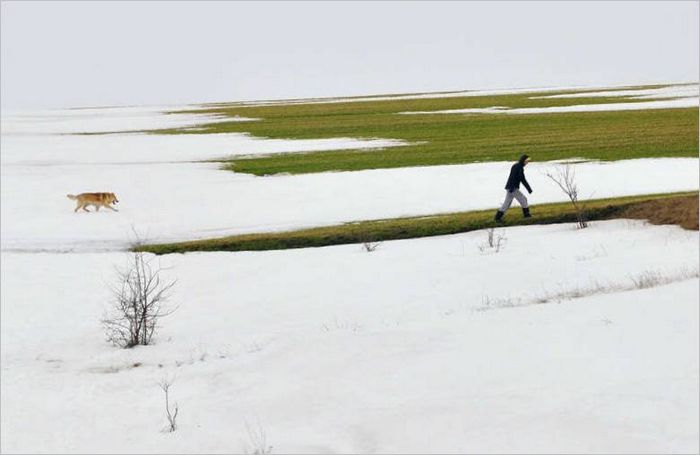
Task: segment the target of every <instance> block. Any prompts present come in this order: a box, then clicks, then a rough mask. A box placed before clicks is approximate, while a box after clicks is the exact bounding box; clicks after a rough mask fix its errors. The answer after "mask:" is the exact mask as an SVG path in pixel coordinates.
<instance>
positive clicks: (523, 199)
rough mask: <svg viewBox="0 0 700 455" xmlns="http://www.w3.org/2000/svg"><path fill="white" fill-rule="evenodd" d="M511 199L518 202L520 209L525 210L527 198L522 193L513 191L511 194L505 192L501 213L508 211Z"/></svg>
mask: <svg viewBox="0 0 700 455" xmlns="http://www.w3.org/2000/svg"><path fill="white" fill-rule="evenodd" d="M513 198H515V199H517V200H518V203H519V204H520V206H521V207H522V208H524V209H526V208H527V207H528V205H527V198H526V197H525V195H524V194H523V193H521V192H520V190H515V191H513V192H510V191H507V190H506V200H505V201H503V205H502V206H501V212H503V213H505V211H506V210H508V208H509V207H510V204H512V203H513Z"/></svg>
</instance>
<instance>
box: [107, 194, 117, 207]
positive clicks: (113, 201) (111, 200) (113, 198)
mask: <svg viewBox="0 0 700 455" xmlns="http://www.w3.org/2000/svg"><path fill="white" fill-rule="evenodd" d="M107 196H108V198H109V199H108V200H109V203H110V204H116V203H117V202H119V199H117V195H116V194H114V193H107Z"/></svg>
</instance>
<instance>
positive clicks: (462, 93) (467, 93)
mask: <svg viewBox="0 0 700 455" xmlns="http://www.w3.org/2000/svg"><path fill="white" fill-rule="evenodd" d="M691 85H692V84H675V85H671V86H668V87H664V88H663V89H643V90H639V92H640V94H641V95H647V94H650V97H654V94H655V93H656V92H655V91H659V93H667V92H673V93H676V94H674V95H670V96H698V95H697V84H696V85H695V90H694V91H692V89H689V88H688V86H691ZM625 87H626V86H621V87H619V88H617V89H616V88H615V87H609V86H606V87H600V88H605V89H606V90H605V91H600V92H589V93H616V94H617V93H621V92H623V91H629V92H632V93H633V94H635V93H636V92H637V91H638V90H634V91H633V90H627V89H625ZM592 88H596V87H591V86H588V87H586V86H580V85H579V86H559V87H527V88H508V89H482V90H458V91H450V92H433V93H413V94H407V95H377V96H357V97H335V98H301V99H289V100H254V101H239V102H230V103H210V104H208V106H226V105H242V106H277V105H288V104H330V103H352V102H367V101H393V100H412V99H433V98H455V97H474V96H493V95H513V94H519V93H542V92H560V91H563V90H571V91H575V92H576V93H574V94H572V95H574V96H573V97H579V96H584V94H583V93H582V94H581V95H579V94H578V92H579V91H581V90H590V89H592ZM677 93H690V94H688V95H678V94H677ZM693 94H694V95H693ZM589 96H608V95H589ZM613 96H627V95H623V94H620V95H613ZM549 97H551V98H557V97H560V96H559V95H552V96H542V97H533V98H549ZM561 97H569V96H567V95H563V96H561Z"/></svg>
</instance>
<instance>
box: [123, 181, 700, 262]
mask: <svg viewBox="0 0 700 455" xmlns="http://www.w3.org/2000/svg"><path fill="white" fill-rule="evenodd" d="M697 194H698V193H697V192H686V193H669V194H654V195H643V196H629V197H619V198H608V199H596V200H590V201H585V207H586V215H587V219H588V220H591V221H593V220H601V219H610V218H616V217H618V216H620V215H621V214H622V212H623V211H625V210H628V209H630V208H634V207H635V205H639V204H643V203H646V202H650V201H658V200H662V199H667V200H668V202H669V206H671V207H673V206H674V205H678V204H676V201H680V200H681V199H684V198H685V199H687V198H689V197H694V198H695V199H694V200H693V201H694V202H692V203H693V204H694V206H695V207H697ZM685 202H686V203H687V202H688V201H685ZM494 213H495V209H489V210H480V211H471V212H459V213H446V214H438V215H432V216H419V217H410V218H394V219H385V220H372V221H361V222H355V223H346V224H341V225H336V226H326V227H318V228H311V229H302V230H296V231H288V232H272V233H257V234H245V235H236V236H229V237H222V238H215V239H206V240H196V241H187V242H179V243H168V244H154V245H144V246H141V247H139V248H136V250H138V251H147V252H151V253H155V254H168V253H185V252H189V251H262V250H284V249H291V248H308V247H320V246H328V245H340V244H349V243H363V242H381V241H385V240H396V239H408V238H417V237H430V236H435V235H447V234H456V233H459V232H467V231H474V230H478V229H484V228H488V227H492V226H515V225H525V224H553V223H565V222H574V221H576V215H575V212H574V211H573V209H572V206H571V204H570V203H568V202H566V203H555V204H541V205H537V206H534V207H533V208H532V213H533V217H532V218H527V219H526V218H523V217H522V215H521V214H520V211H519V210H518V208H517V207H514V208H513V209H511V210H510V211H509V212H508V213H507V214H506V217H505V218H504V222H503V223H501V224H496V223H495V222H494V221H493V215H494ZM695 218H697V212H696V215H695ZM696 222H697V221H696Z"/></svg>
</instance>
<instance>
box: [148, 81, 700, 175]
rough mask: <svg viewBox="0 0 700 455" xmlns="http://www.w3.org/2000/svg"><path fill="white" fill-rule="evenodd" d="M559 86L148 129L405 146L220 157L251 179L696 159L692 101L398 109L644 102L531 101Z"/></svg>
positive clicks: (243, 113) (319, 106) (251, 113)
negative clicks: (616, 107)
mask: <svg viewBox="0 0 700 455" xmlns="http://www.w3.org/2000/svg"><path fill="white" fill-rule="evenodd" d="M658 87H660V86H647V87H644V88H658ZM637 88H640V87H637ZM567 92H579V93H582V92H585V90H578V91H577V90H572V91H567ZM558 93H563V92H540V93H518V94H503V95H488V96H471V97H470V96H459V95H458V94H457V95H455V96H454V97H445V98H421V99H399V100H370V101H358V102H338V103H325V104H324V103H314V102H307V103H304V104H288V105H285V104H280V105H262V106H250V105H242V104H235V103H232V104H217V105H212V106H209V107H207V108H205V109H202V110H193V111H183V112H191V113H199V114H213V115H217V116H219V117H223V118H232V119H233V118H235V117H248V118H257V119H260V120H257V121H251V122H235V121H230V122H226V121H224V122H221V123H209V124H203V125H199V126H198V127H197V128H196V129H192V128H179V129H177V128H176V129H163V130H156V131H151V132H150V133H151V134H217V133H248V134H251V135H253V136H255V137H261V138H271V139H324V138H339V137H348V138H357V139H371V138H383V139H395V140H402V141H404V142H406V143H407V144H408V145H405V146H400V147H389V148H385V149H381V150H377V149H375V150H338V151H319V152H310V153H287V154H275V155H269V156H248V157H240V156H239V157H232V158H226V157H222V158H221V160H218V161H221V162H223V165H222V166H223V168H224V169H227V170H232V171H235V172H240V173H249V174H254V175H258V176H262V175H271V174H278V173H289V174H305V173H314V172H326V171H356V170H362V169H386V168H397V167H409V166H435V165H447V164H466V163H474V162H484V161H513V160H516V159H517V158H518V156H519V155H520V154H522V153H527V154H529V155H531V156H532V158H533V160H536V161H548V160H559V159H566V158H579V157H580V158H585V159H595V160H620V159H632V158H652V157H696V156H697V154H698V109H697V108H677V109H655V110H639V111H608V112H575V113H542V114H527V115H522V114H517V115H510V114H421V115H402V114H399V112H405V111H440V110H449V109H464V108H487V107H493V106H506V107H509V108H541V107H555V106H570V105H584V104H614V103H641V102H645V101H648V100H645V99H639V98H631V97H626V96H617V97H615V96H612V97H582V98H538V97H540V96H550V95H556V94H558Z"/></svg>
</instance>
